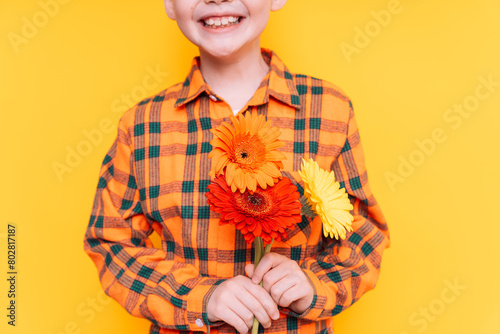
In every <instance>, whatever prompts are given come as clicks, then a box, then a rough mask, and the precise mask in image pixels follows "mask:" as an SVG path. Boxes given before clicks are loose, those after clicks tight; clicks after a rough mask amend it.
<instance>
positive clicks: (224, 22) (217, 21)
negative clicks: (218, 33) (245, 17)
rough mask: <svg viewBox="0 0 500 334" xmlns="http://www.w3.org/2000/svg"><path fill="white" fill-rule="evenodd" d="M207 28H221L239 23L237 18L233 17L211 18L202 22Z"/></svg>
mask: <svg viewBox="0 0 500 334" xmlns="http://www.w3.org/2000/svg"><path fill="white" fill-rule="evenodd" d="M204 22H205V26H207V27H221V26H222V27H223V26H228V25H232V24H235V23H238V22H239V18H238V17H235V16H224V17H211V18H209V19H206V20H204Z"/></svg>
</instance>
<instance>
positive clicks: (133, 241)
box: [84, 49, 390, 334]
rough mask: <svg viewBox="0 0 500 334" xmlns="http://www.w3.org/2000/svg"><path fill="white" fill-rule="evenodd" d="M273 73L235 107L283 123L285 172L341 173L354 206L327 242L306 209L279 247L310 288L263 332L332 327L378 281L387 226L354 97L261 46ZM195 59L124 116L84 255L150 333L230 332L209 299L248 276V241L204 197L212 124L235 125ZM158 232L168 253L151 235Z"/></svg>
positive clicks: (298, 180) (294, 176)
mask: <svg viewBox="0 0 500 334" xmlns="http://www.w3.org/2000/svg"><path fill="white" fill-rule="evenodd" d="M262 54H263V56H264V59H265V61H266V62H267V63H268V64H269V65H270V71H269V72H268V74H267V76H266V77H265V78H264V79H263V80H262V82H261V84H260V87H259V88H258V89H257V91H256V92H255V94H254V96H253V97H252V98H251V100H250V101H249V102H248V103H247V105H246V106H245V107H244V108H243V109H241V111H240V112H245V111H247V110H248V111H254V110H255V111H257V112H258V113H260V114H263V115H265V116H266V117H267V119H269V120H272V122H273V125H275V126H277V127H279V128H280V129H281V137H280V139H281V140H282V141H283V142H284V143H285V146H284V147H282V148H281V149H280V150H281V151H282V152H283V153H284V154H285V155H286V157H287V159H286V160H285V162H284V166H285V167H284V172H283V174H284V176H287V177H289V178H290V179H291V181H292V182H293V183H294V184H295V185H297V187H298V189H299V192H300V193H301V194H303V183H302V182H301V178H300V176H299V175H298V172H297V170H298V169H300V163H301V160H302V158H309V157H311V158H313V159H314V160H316V161H317V162H318V163H319V165H320V167H322V168H324V169H327V170H333V171H335V175H336V178H337V180H339V181H340V184H341V186H342V187H345V188H346V190H347V192H348V195H349V198H350V200H351V203H352V204H353V206H354V209H353V210H352V212H351V213H352V214H353V216H354V221H353V229H354V230H353V232H349V233H348V234H347V237H346V239H345V240H341V241H337V240H333V239H330V238H325V237H324V236H323V234H322V225H321V221H320V219H319V217H316V218H314V219H312V220H311V219H309V218H308V217H306V216H304V217H303V220H302V222H301V223H300V224H298V226H297V227H296V228H295V229H294V230H292V231H290V232H288V235H287V238H286V239H285V240H282V241H281V242H275V243H274V244H273V248H272V251H274V252H277V253H280V254H283V255H285V256H287V257H289V258H291V259H293V260H294V261H297V262H298V264H299V265H300V267H301V268H302V269H303V271H304V272H305V273H306V276H307V278H308V279H309V281H310V283H311V284H312V286H313V288H314V297H313V302H312V304H311V306H310V307H309V308H308V309H307V310H306V311H305V312H304V313H302V314H295V313H294V312H292V311H291V310H290V309H287V308H283V307H280V308H279V309H280V311H281V312H280V318H279V319H278V320H276V321H273V324H272V327H271V328H269V329H265V330H264V329H263V328H262V327H261V328H260V331H261V332H262V330H263V331H264V332H265V333H333V329H332V324H333V323H332V317H333V316H334V315H336V314H338V313H340V312H341V311H343V310H345V309H346V308H348V307H349V306H350V305H352V304H353V303H354V302H355V301H357V300H358V299H359V298H360V297H361V296H362V295H363V294H364V293H365V292H367V291H368V290H370V289H372V288H374V287H375V285H376V282H377V280H378V276H379V271H380V265H381V260H382V253H383V251H384V249H385V248H387V247H388V246H389V243H390V241H389V231H388V228H387V225H386V222H385V219H384V216H383V214H382V211H381V209H380V207H379V205H378V204H377V202H376V200H375V198H374V196H373V195H372V192H371V190H370V187H369V184H368V179H367V172H366V169H365V161H364V156H363V150H362V146H361V142H360V136H359V132H358V127H357V124H356V120H355V117H354V113H353V109H352V105H351V102H350V100H349V98H348V97H346V95H345V94H344V93H343V92H342V91H341V90H340V89H339V88H337V87H336V86H334V85H333V84H331V83H329V82H326V81H323V80H320V79H316V78H313V77H310V76H305V75H299V74H292V73H290V71H289V70H288V69H287V67H286V66H285V65H284V64H283V63H282V61H281V60H280V59H279V58H278V57H277V56H276V54H275V53H274V52H272V51H270V50H267V49H262ZM199 61H200V60H199V57H196V58H195V59H194V60H193V63H192V68H191V71H190V73H189V75H188V76H187V78H186V80H185V81H184V82H183V83H179V84H177V85H174V86H172V87H170V88H168V89H166V90H164V91H162V92H160V93H158V94H157V95H155V96H153V97H151V98H148V99H146V100H144V101H141V102H140V103H138V104H137V105H136V106H134V107H133V108H131V109H130V110H128V111H127V112H125V113H124V114H123V116H122V117H121V118H120V121H119V125H118V133H117V137H116V140H115V141H114V143H113V145H112V146H111V148H110V149H109V151H108V153H107V155H106V156H105V158H104V161H103V163H102V167H101V171H100V177H99V182H98V185H97V191H96V194H95V199H94V204H93V208H92V214H91V217H90V222H89V225H88V227H87V230H86V233H85V239H84V249H85V252H86V253H87V254H88V255H89V256H90V258H91V259H92V261H93V262H94V263H95V265H96V267H97V270H98V273H99V279H100V282H101V284H102V287H103V289H104V291H105V292H106V294H108V295H109V296H111V297H112V298H113V299H115V300H116V301H117V302H118V303H120V304H121V305H122V306H123V307H124V308H125V309H126V310H127V311H128V312H129V313H131V314H132V315H134V316H137V317H142V318H145V319H148V320H149V321H151V322H152V325H151V329H150V333H165V334H166V333H179V332H181V333H189V332H193V331H201V332H210V331H211V332H212V333H235V332H236V331H235V329H234V328H233V327H231V326H230V325H228V324H226V323H224V322H217V323H210V322H209V321H208V318H207V314H206V304H207V300H208V298H209V297H210V296H211V294H212V292H213V291H214V289H215V288H216V287H217V286H218V285H219V284H220V283H222V282H223V281H224V280H225V279H228V278H231V277H234V276H237V275H244V268H245V265H246V264H248V263H251V262H253V259H254V251H253V247H252V245H247V244H246V242H245V240H244V239H243V236H242V235H241V233H240V232H239V231H237V230H235V228H234V226H232V225H224V226H219V224H218V221H219V218H218V214H216V213H214V212H211V211H210V208H209V205H208V204H207V200H206V197H205V192H206V191H207V189H206V187H207V185H208V184H209V182H210V177H209V176H208V172H209V171H210V166H211V165H210V163H211V161H210V159H208V157H207V156H208V153H209V152H210V150H211V145H210V144H209V142H210V140H211V139H212V133H211V132H210V131H209V130H210V129H211V128H214V127H217V126H218V125H219V124H221V122H223V121H226V122H229V116H230V115H232V110H231V108H230V106H229V105H228V104H227V103H226V102H225V101H223V100H222V98H220V97H219V96H217V94H215V93H214V92H213V91H212V90H211V88H210V87H209V86H208V85H207V84H206V83H205V81H204V80H203V77H202V75H201V72H200V69H199ZM153 231H156V232H157V233H158V234H159V235H160V236H161V239H162V249H157V248H154V246H153V244H152V242H151V240H150V239H149V238H148V236H149V235H150V234H151V233H153Z"/></svg>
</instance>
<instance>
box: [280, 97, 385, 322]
mask: <svg viewBox="0 0 500 334" xmlns="http://www.w3.org/2000/svg"><path fill="white" fill-rule="evenodd" d="M349 105H350V106H351V104H350V103H349ZM331 168H332V170H333V171H334V172H335V177H336V179H337V181H339V182H340V186H341V187H345V189H346V191H347V193H348V196H349V199H350V201H351V203H352V204H353V210H351V214H352V215H353V217H354V221H353V222H352V228H353V231H351V232H348V233H347V236H346V238H345V239H344V240H339V241H337V240H335V239H332V238H330V237H324V236H323V237H322V238H323V241H322V247H321V249H320V251H319V253H318V254H317V255H316V256H315V257H313V258H306V259H305V260H304V262H303V263H302V264H301V268H302V270H303V271H304V272H305V274H306V276H307V278H308V279H309V282H310V283H311V285H312V286H313V290H314V296H313V301H312V304H311V305H310V307H309V308H308V309H307V310H305V311H304V312H303V313H302V314H296V313H294V312H293V311H291V310H290V309H288V308H283V309H282V312H283V313H286V314H290V315H292V316H295V317H298V318H304V319H309V320H320V319H324V318H329V317H332V316H334V315H336V314H338V313H340V312H342V311H343V310H345V309H347V308H348V307H349V306H351V305H352V304H353V303H354V302H356V301H357V300H358V299H359V298H361V296H362V295H363V294H365V293H366V292H367V291H369V290H371V289H373V288H374V287H375V285H376V284H377V280H378V277H379V273H380V265H381V261H382V254H383V251H384V249H386V248H387V247H389V245H390V237H389V230H388V227H387V224H386V221H385V218H384V215H383V213H382V211H381V208H380V206H379V205H378V203H377V201H376V200H375V198H374V196H373V194H372V192H371V190H370V186H369V184H368V178H367V171H366V168H365V158H364V154H363V149H362V145H361V141H360V136H359V131H358V126H357V123H356V119H355V116H354V111H353V109H352V106H351V107H350V111H349V120H348V128H347V136H346V140H345V143H344V147H343V149H342V151H341V153H340V155H339V157H338V159H336V160H335V161H334V162H333V164H332V166H331ZM315 219H319V217H316V218H315Z"/></svg>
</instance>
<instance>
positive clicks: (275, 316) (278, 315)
mask: <svg viewBox="0 0 500 334" xmlns="http://www.w3.org/2000/svg"><path fill="white" fill-rule="evenodd" d="M279 317H280V314H279V312H276V313H274V314H273V316H272V318H273V320H277V319H278V318H279Z"/></svg>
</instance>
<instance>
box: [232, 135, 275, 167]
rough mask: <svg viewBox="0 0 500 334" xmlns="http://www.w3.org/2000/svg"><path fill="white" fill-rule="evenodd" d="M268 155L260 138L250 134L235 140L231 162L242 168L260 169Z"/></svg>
mask: <svg viewBox="0 0 500 334" xmlns="http://www.w3.org/2000/svg"><path fill="white" fill-rule="evenodd" d="M265 154H266V147H265V145H264V144H263V143H262V141H261V140H260V138H259V137H257V136H250V135H248V134H246V135H241V136H237V137H236V138H235V145H234V151H233V154H232V158H231V161H232V162H234V163H236V164H238V165H239V167H240V168H245V169H253V168H259V167H260V166H261V164H262V162H263V159H264V157H265Z"/></svg>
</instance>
